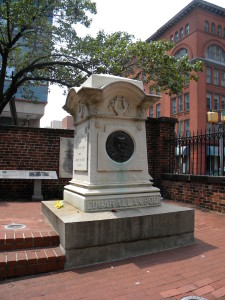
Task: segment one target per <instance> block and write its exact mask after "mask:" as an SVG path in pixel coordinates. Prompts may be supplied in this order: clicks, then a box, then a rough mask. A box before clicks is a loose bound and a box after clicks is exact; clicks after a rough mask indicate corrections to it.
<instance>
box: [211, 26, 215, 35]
mask: <svg viewBox="0 0 225 300" xmlns="http://www.w3.org/2000/svg"><path fill="white" fill-rule="evenodd" d="M211 33H212V34H215V24H214V23H212V24H211Z"/></svg>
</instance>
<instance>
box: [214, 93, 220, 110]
mask: <svg viewBox="0 0 225 300" xmlns="http://www.w3.org/2000/svg"><path fill="white" fill-rule="evenodd" d="M214 109H215V110H219V109H220V96H219V95H214Z"/></svg>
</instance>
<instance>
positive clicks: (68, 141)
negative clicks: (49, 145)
mask: <svg viewBox="0 0 225 300" xmlns="http://www.w3.org/2000/svg"><path fill="white" fill-rule="evenodd" d="M73 143H74V139H73V138H60V155H59V177H60V178H72V177H73Z"/></svg>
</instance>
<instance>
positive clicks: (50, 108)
mask: <svg viewBox="0 0 225 300" xmlns="http://www.w3.org/2000/svg"><path fill="white" fill-rule="evenodd" d="M93 2H95V3H96V6H97V14H96V15H92V16H91V18H92V23H91V25H90V27H89V28H88V29H86V28H85V27H84V26H81V25H80V26H78V27H76V30H77V33H78V35H80V36H84V35H85V34H90V35H92V36H95V35H96V33H97V32H98V31H99V30H104V31H105V32H106V33H113V32H115V31H125V32H128V33H129V34H133V35H134V36H135V38H136V39H140V40H143V41H144V40H146V39H147V38H148V37H150V36H151V35H152V34H153V33H155V32H156V31H157V30H158V29H159V28H160V27H161V26H163V25H164V24H165V23H166V22H167V21H169V20H170V19H171V18H173V17H174V16H175V15H176V14H177V13H178V12H179V11H180V10H182V9H183V8H184V7H185V6H186V5H188V4H189V3H190V2H191V0H156V1H151V0H138V1H136V0H95V1H93ZM208 2H210V3H213V4H215V5H218V6H221V7H224V0H211V1H208ZM65 102H66V95H63V90H62V89H60V88H59V87H58V86H56V85H54V86H50V93H49V95H48V104H47V105H46V107H45V115H44V116H43V117H42V119H41V127H49V126H50V124H51V121H52V120H62V119H63V118H64V117H65V116H67V115H68V114H67V113H66V112H65V111H64V110H63V109H62V106H63V105H64V104H65Z"/></svg>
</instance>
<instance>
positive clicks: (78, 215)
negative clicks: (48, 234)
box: [42, 201, 194, 268]
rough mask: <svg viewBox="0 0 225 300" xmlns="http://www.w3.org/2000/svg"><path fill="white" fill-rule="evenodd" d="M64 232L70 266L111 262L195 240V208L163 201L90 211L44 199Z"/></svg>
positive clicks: (46, 209) (48, 213) (49, 214)
mask: <svg viewBox="0 0 225 300" xmlns="http://www.w3.org/2000/svg"><path fill="white" fill-rule="evenodd" d="M42 211H43V213H44V215H45V216H46V218H47V219H48V220H49V222H50V223H51V224H52V226H53V228H54V229H55V230H56V231H57V232H58V234H59V236H60V243H61V249H62V250H63V252H64V253H65V255H66V265H65V267H66V268H73V267H80V266H85V265H91V264H97V263H102V262H109V261H114V260H120V259H125V258H129V257H134V256H140V255H144V254H148V253H154V252H158V251H162V250H167V249H172V248H177V247H181V246H186V245H190V244H193V243H194V210H193V209H189V208H183V207H180V206H175V205H170V204H165V203H162V205H161V206H157V207H146V208H138V209H137V208H136V209H130V210H120V211H118V212H109V211H108V212H93V213H86V212H82V211H80V210H78V209H77V208H75V207H74V206H71V205H70V204H68V203H66V202H64V207H63V208H61V209H57V208H55V206H54V203H53V201H44V202H42Z"/></svg>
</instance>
